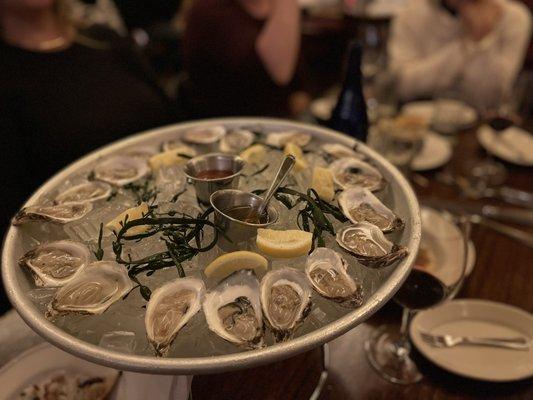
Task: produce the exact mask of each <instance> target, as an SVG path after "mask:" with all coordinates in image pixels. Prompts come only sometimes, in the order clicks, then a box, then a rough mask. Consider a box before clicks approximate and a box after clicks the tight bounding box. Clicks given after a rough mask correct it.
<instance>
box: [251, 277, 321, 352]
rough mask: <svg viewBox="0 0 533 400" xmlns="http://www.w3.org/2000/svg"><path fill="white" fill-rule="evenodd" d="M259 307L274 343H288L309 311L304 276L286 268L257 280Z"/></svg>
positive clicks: (307, 288)
mask: <svg viewBox="0 0 533 400" xmlns="http://www.w3.org/2000/svg"><path fill="white" fill-rule="evenodd" d="M261 305H262V306H263V314H264V316H265V318H266V321H267V323H268V325H269V326H270V328H271V329H272V331H273V332H274V334H275V336H276V341H278V342H279V341H285V340H288V339H290V338H291V337H292V335H293V333H294V331H295V330H296V328H297V327H298V325H299V324H300V323H301V322H302V321H303V320H304V318H305V317H306V316H307V314H308V313H309V311H310V309H311V288H310V287H309V284H308V283H307V279H306V277H305V274H304V273H303V272H302V271H299V270H297V269H294V268H288V267H287V268H281V269H277V270H275V271H270V272H269V273H267V274H266V275H265V276H264V277H263V279H262V280H261Z"/></svg>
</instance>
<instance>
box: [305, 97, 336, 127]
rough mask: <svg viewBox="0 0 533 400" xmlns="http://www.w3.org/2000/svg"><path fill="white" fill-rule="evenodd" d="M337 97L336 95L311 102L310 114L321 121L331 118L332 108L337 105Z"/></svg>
mask: <svg viewBox="0 0 533 400" xmlns="http://www.w3.org/2000/svg"><path fill="white" fill-rule="evenodd" d="M337 97H338V95H337V94H336V95H330V96H324V97H319V98H318V99H316V100H313V101H312V102H311V106H310V110H311V114H313V116H314V117H315V118H318V119H320V120H322V121H327V120H329V119H330V118H331V113H332V112H333V108H334V107H335V104H336V103H337Z"/></svg>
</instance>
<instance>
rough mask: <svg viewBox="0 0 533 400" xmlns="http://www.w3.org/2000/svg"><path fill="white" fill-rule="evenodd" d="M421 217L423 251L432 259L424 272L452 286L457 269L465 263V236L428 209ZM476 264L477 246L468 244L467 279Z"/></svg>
mask: <svg viewBox="0 0 533 400" xmlns="http://www.w3.org/2000/svg"><path fill="white" fill-rule="evenodd" d="M420 215H421V218H422V238H421V241H420V248H424V249H425V250H426V252H427V254H428V258H429V259H430V260H431V261H430V264H429V265H428V267H426V268H421V269H424V270H425V271H428V272H430V273H431V274H432V275H434V276H436V277H437V278H439V279H440V280H441V281H442V282H443V283H444V284H446V285H448V286H450V285H453V284H454V283H455V282H456V281H457V277H458V269H459V268H461V265H462V262H463V251H464V250H463V237H462V235H461V231H460V230H459V228H458V227H457V226H456V225H455V224H454V223H453V222H451V221H449V220H448V219H447V218H445V217H444V216H443V215H442V213H440V212H439V211H437V210H434V209H432V208H429V207H422V208H421V210H420ZM475 263H476V249H475V247H474V243H472V242H471V241H470V242H469V243H468V257H467V261H466V270H465V275H466V276H468V275H470V273H471V272H472V270H473V269H474V264H475Z"/></svg>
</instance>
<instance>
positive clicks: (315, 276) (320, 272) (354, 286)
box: [305, 247, 363, 307]
mask: <svg viewBox="0 0 533 400" xmlns="http://www.w3.org/2000/svg"><path fill="white" fill-rule="evenodd" d="M347 269H348V264H347V263H346V260H344V258H342V257H341V256H340V255H339V254H338V253H337V252H336V251H334V250H331V249H328V248H325V247H318V248H316V249H315V250H314V251H313V252H312V253H311V254H310V255H309V257H308V258H307V261H306V263H305V274H306V275H307V278H308V279H309V282H311V284H312V285H313V288H314V289H315V290H316V291H317V292H318V293H319V294H320V295H321V296H323V297H326V298H328V299H331V300H334V301H336V302H338V303H340V304H341V305H342V306H344V307H359V306H360V305H361V304H363V287H362V286H361V284H360V283H359V282H357V281H356V280H355V279H354V278H352V276H351V275H350V274H348V271H347Z"/></svg>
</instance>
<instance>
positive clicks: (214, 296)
mask: <svg viewBox="0 0 533 400" xmlns="http://www.w3.org/2000/svg"><path fill="white" fill-rule="evenodd" d="M203 310H204V314H205V319H206V320H207V325H208V326H209V329H211V330H212V331H213V332H215V333H216V334H217V335H218V336H220V337H221V338H223V339H225V340H227V341H229V342H232V343H235V344H237V345H239V346H242V347H245V348H251V349H254V348H259V347H262V346H263V315H262V312H261V299H260V294H259V282H258V281H257V278H256V277H255V275H254V274H253V272H252V271H249V270H241V271H238V272H234V273H233V274H231V275H230V276H229V277H227V278H226V279H225V280H223V281H222V282H221V283H220V284H219V285H218V286H217V287H216V288H215V289H214V290H212V291H211V292H209V293H207V294H206V295H205V300H204V303H203Z"/></svg>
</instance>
